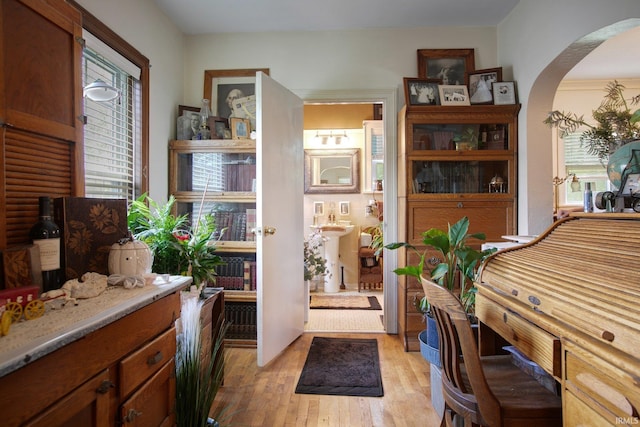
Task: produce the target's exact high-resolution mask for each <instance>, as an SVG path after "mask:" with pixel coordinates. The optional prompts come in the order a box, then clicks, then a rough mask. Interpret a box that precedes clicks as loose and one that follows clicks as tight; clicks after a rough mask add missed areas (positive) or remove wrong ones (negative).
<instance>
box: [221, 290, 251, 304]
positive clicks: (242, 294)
mask: <svg viewBox="0 0 640 427" xmlns="http://www.w3.org/2000/svg"><path fill="white" fill-rule="evenodd" d="M256 298H257V294H256V291H234V290H229V289H225V290H224V300H225V301H227V302H256Z"/></svg>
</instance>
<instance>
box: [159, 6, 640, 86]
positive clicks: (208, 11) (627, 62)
mask: <svg viewBox="0 0 640 427" xmlns="http://www.w3.org/2000/svg"><path fill="white" fill-rule="evenodd" d="M155 2H156V4H157V5H158V6H159V7H160V8H161V9H162V10H163V11H164V12H165V13H166V14H167V16H168V17H169V18H170V19H171V21H172V22H173V23H175V24H176V25H177V26H178V27H179V28H180V29H181V30H182V32H184V33H185V34H187V35H196V34H207V33H240V32H266V31H331V30H353V29H367V28H413V27H429V26H496V25H497V24H498V23H499V22H500V21H502V20H503V19H504V18H505V17H506V16H507V15H508V14H509V12H511V10H512V9H513V8H514V7H515V5H516V4H517V3H518V2H519V0H155ZM638 40H640V28H638V29H636V30H630V31H628V32H626V33H624V34H622V35H620V36H617V37H615V38H613V39H610V40H608V41H606V42H605V43H603V44H602V45H601V46H600V47H598V48H597V49H595V50H594V51H593V52H592V53H591V54H589V55H588V56H587V57H586V58H585V59H584V60H583V61H582V62H581V63H580V64H578V65H577V66H576V67H575V68H574V69H573V70H572V71H571V72H570V73H569V74H568V75H567V76H566V78H567V79H612V78H639V77H640V43H638V42H637V41H638Z"/></svg>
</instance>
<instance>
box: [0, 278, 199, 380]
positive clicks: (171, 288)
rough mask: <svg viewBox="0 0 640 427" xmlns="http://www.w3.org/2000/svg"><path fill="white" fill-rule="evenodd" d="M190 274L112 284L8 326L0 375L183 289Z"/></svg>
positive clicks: (0, 340)
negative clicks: (138, 284) (92, 295)
mask: <svg viewBox="0 0 640 427" xmlns="http://www.w3.org/2000/svg"><path fill="white" fill-rule="evenodd" d="M191 281H192V279H191V277H185V276H171V277H170V278H169V280H168V281H164V280H162V279H161V278H158V279H156V281H155V282H154V283H153V284H151V285H147V286H145V287H143V288H134V289H124V288H122V287H118V286H113V287H109V288H107V290H106V291H104V292H103V293H102V294H100V295H98V296H97V297H95V298H90V299H82V300H78V305H77V306H74V305H72V304H70V303H69V304H67V305H66V306H65V307H63V308H61V309H57V310H50V309H47V311H46V312H45V314H44V315H43V316H42V317H39V318H37V319H33V320H28V321H24V320H23V321H20V322H18V323H15V324H13V325H11V329H10V331H9V334H8V335H7V336H4V337H0V378H1V377H3V376H5V375H7V374H9V373H11V372H13V371H15V370H17V369H19V368H21V367H23V366H25V365H27V364H29V363H31V362H33V361H34V360H37V359H39V358H41V357H43V356H45V355H47V354H49V353H51V352H53V351H55V350H57V349H58V348H60V347H63V346H65V345H67V344H69V343H72V342H73V341H76V340H78V339H80V338H82V337H83V336H85V335H87V334H88V333H90V332H93V331H95V330H97V329H100V328H102V327H104V326H105V325H108V324H110V323H112V322H115V321H116V320H118V319H121V318H123V317H124V316H126V315H128V314H130V313H133V312H134V311H136V310H138V309H140V308H142V307H144V306H146V305H149V304H151V303H152V302H154V301H156V300H158V299H160V298H163V297H165V296H167V295H169V294H172V293H173V292H175V291H177V290H181V289H185V288H186V287H187V286H189V284H190V283H191Z"/></svg>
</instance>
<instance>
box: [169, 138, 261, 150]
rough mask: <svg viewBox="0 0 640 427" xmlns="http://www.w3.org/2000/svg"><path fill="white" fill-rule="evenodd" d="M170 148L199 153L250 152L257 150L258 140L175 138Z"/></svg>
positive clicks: (170, 143)
mask: <svg viewBox="0 0 640 427" xmlns="http://www.w3.org/2000/svg"><path fill="white" fill-rule="evenodd" d="M169 149H171V150H174V151H178V152H180V151H184V152H190V153H192V152H194V150H195V151H197V152H199V153H216V152H220V153H248V152H255V151H256V142H255V141H254V140H252V139H203V140H197V141H195V140H194V141H190V140H179V139H174V140H172V141H170V142H169Z"/></svg>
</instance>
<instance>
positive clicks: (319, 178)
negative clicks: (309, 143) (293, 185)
mask: <svg viewBox="0 0 640 427" xmlns="http://www.w3.org/2000/svg"><path fill="white" fill-rule="evenodd" d="M304 192H305V193H306V194H322V193H325V194H326V193H334V194H335V193H359V192H360V150H359V149H357V148H350V149H336V150H304Z"/></svg>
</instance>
